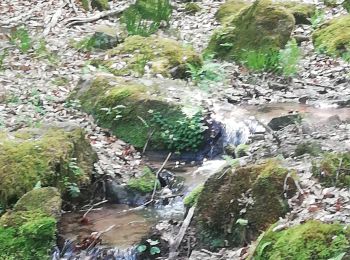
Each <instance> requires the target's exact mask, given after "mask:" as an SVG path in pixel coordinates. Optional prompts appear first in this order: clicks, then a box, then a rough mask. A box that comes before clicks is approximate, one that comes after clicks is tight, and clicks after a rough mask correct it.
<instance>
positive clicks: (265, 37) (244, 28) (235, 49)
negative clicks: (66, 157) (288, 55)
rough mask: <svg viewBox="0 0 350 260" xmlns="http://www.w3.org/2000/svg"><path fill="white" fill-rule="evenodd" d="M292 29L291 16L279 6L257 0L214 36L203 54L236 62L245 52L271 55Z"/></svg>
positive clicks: (287, 39) (281, 44)
mask: <svg viewBox="0 0 350 260" xmlns="http://www.w3.org/2000/svg"><path fill="white" fill-rule="evenodd" d="M294 25H295V19H294V17H293V15H292V14H291V13H290V12H289V11H288V10H287V9H286V8H284V7H283V6H282V5H280V4H278V3H272V2H271V1H269V0H258V1H255V2H254V3H253V4H252V5H250V6H248V7H246V8H244V9H242V10H241V11H240V12H239V13H238V14H237V15H235V16H234V19H232V20H231V21H230V23H228V24H226V25H225V26H224V27H223V28H220V29H218V30H217V31H216V32H214V34H213V36H212V37H211V39H210V42H209V45H208V48H207V50H206V52H208V53H214V54H215V55H216V56H217V57H220V58H226V59H232V58H233V59H236V60H242V59H244V58H245V56H246V55H247V53H248V52H257V53H271V52H275V51H278V50H279V49H281V48H283V47H284V46H285V45H286V43H287V42H288V41H289V39H290V36H291V33H292V31H293V29H294Z"/></svg>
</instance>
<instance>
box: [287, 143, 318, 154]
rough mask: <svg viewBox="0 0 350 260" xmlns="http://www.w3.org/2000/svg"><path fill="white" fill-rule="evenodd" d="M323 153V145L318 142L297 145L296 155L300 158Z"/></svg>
mask: <svg viewBox="0 0 350 260" xmlns="http://www.w3.org/2000/svg"><path fill="white" fill-rule="evenodd" d="M321 152H322V149H321V145H320V144H318V143H316V142H304V143H300V144H298V145H297V147H296V148H295V152H294V155H295V156H300V155H303V154H310V155H312V156H317V155H319V154H320V153H321Z"/></svg>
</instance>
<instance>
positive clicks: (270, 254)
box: [253, 220, 350, 260]
mask: <svg viewBox="0 0 350 260" xmlns="http://www.w3.org/2000/svg"><path fill="white" fill-rule="evenodd" d="M349 251H350V228H349V227H346V226H342V225H339V224H325V223H322V222H319V221H314V220H311V221H308V222H306V223H304V224H300V225H297V226H294V227H291V228H288V229H286V230H279V231H274V226H272V227H271V228H270V229H269V230H268V231H267V232H266V233H265V234H264V236H263V237H262V239H261V240H260V241H259V244H258V246H257V248H256V250H255V254H254V256H253V259H255V260H275V259H305V260H306V259H319V260H329V259H344V260H345V259H349V257H350V255H349Z"/></svg>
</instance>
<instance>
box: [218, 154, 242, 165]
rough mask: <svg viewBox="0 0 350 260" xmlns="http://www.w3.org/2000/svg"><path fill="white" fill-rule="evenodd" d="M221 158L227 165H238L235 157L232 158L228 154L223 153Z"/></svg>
mask: <svg viewBox="0 0 350 260" xmlns="http://www.w3.org/2000/svg"><path fill="white" fill-rule="evenodd" d="M222 158H223V159H224V160H225V161H226V162H227V164H228V165H230V166H231V167H237V166H239V161H238V160H237V159H233V158H232V157H231V156H229V155H223V156H222Z"/></svg>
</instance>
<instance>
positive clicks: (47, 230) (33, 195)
mask: <svg viewBox="0 0 350 260" xmlns="http://www.w3.org/2000/svg"><path fill="white" fill-rule="evenodd" d="M61 203H62V201H61V197H60V193H59V192H58V190H57V189H56V188H52V187H47V188H38V189H34V190H32V191H29V192H28V193H26V194H25V195H24V196H23V197H22V198H21V199H20V200H19V201H18V202H17V204H16V205H15V207H14V209H13V210H12V211H8V212H7V213H5V214H4V215H3V216H2V217H1V218H0V259H25V260H36V259H50V252H51V250H52V248H53V246H54V245H55V244H56V231H57V228H56V223H57V220H58V217H59V216H60V211H61Z"/></svg>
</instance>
